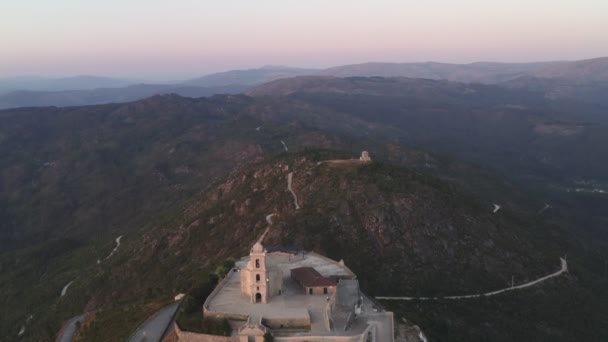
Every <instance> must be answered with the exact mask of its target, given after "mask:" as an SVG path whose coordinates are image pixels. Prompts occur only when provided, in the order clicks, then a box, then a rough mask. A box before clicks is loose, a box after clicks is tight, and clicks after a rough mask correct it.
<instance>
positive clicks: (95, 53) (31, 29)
mask: <svg viewBox="0 0 608 342" xmlns="http://www.w3.org/2000/svg"><path fill="white" fill-rule="evenodd" d="M0 13H1V16H2V20H0V51H1V52H2V58H0V77H7V76H17V75H42V76H70V75H77V74H95V75H106V76H119V77H137V78H147V79H179V78H187V77H193V76H200V75H202V74H205V73H209V72H214V71H221V70H226V69H234V68H249V67H258V66H261V65H265V64H282V65H291V66H301V67H329V66H333V65H340V64H350V63H361V62H367V61H386V62H421V61H429V60H433V61H440V62H453V63H467V62H473V61H490V60H491V61H504V62H527V61H539V60H565V59H568V60H572V59H584V58H593V57H600V56H608V34H606V32H608V2H607V1H597V0H596V1H591V0H579V1H559V0H553V1H549V0H529V1H519V0H514V1H481V0H475V1H473V0H471V1H465V0H463V1H447V0H446V1H439V0H430V1H407V0H401V1H388V0H383V1H353V0H350V1H346V0H332V1H327V0H325V1H321V0H307V1H295V0H294V1H292V0H255V1H254V0H250V1H238V0H226V1H217V2H213V3H212V2H209V1H188V0H181V1H172V2H167V1H155V0H152V1H151V0H148V1H144V0H130V1H124V0H123V1H118V0H109V1H96V2H93V1H78V0H55V1H32V0H19V1H17V0H12V1H11V0H6V1H3V3H2V4H0Z"/></svg>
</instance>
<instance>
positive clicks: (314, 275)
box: [291, 267, 336, 287]
mask: <svg viewBox="0 0 608 342" xmlns="http://www.w3.org/2000/svg"><path fill="white" fill-rule="evenodd" d="M291 274H292V275H293V277H294V278H295V279H296V281H297V282H298V283H300V285H302V286H304V287H322V286H336V282H335V281H333V280H331V279H329V278H326V277H324V276H322V275H321V274H320V273H319V272H317V270H315V269H314V268H312V267H299V268H294V269H292V270H291Z"/></svg>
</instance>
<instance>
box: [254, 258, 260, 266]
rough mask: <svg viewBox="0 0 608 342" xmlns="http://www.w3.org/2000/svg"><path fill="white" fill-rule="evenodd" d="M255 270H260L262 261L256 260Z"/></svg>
mask: <svg viewBox="0 0 608 342" xmlns="http://www.w3.org/2000/svg"><path fill="white" fill-rule="evenodd" d="M255 268H260V259H255Z"/></svg>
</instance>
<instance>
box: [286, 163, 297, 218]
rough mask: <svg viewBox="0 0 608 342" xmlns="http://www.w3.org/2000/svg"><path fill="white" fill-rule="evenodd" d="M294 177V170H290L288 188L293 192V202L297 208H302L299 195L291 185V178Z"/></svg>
mask: <svg viewBox="0 0 608 342" xmlns="http://www.w3.org/2000/svg"><path fill="white" fill-rule="evenodd" d="M292 179H293V172H290V173H289V174H288V175H287V190H289V192H291V195H292V196H293V204H294V205H295V206H296V210H298V209H300V206H299V205H298V196H297V195H296V193H295V192H294V191H293V188H292V187H291V180H292Z"/></svg>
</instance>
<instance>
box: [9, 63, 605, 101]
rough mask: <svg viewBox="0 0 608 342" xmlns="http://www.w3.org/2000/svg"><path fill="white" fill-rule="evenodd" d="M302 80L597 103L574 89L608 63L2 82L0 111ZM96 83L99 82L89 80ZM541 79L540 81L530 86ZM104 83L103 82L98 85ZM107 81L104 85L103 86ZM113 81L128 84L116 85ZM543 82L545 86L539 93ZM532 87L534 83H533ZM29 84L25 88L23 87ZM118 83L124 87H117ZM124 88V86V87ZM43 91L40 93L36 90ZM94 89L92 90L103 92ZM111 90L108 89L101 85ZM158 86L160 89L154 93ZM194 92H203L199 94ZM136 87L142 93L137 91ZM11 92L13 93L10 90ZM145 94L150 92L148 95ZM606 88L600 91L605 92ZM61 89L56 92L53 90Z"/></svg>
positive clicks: (397, 66) (600, 76) (387, 66)
mask: <svg viewBox="0 0 608 342" xmlns="http://www.w3.org/2000/svg"><path fill="white" fill-rule="evenodd" d="M298 76H330V77H387V78H392V77H407V78H423V79H431V80H448V81H455V82H463V83H484V84H501V85H503V84H504V85H506V86H507V87H511V88H514V87H520V88H521V89H526V90H533V91H543V92H545V93H546V94H547V97H548V98H561V97H566V98H575V99H577V98H578V96H581V97H582V99H584V100H591V102H595V101H597V100H598V99H600V97H599V96H593V97H592V98H589V96H585V93H584V92H581V91H580V90H577V89H576V87H578V86H580V85H581V84H586V85H587V87H588V86H589V85H590V84H592V83H593V82H595V83H597V82H605V83H606V82H608V58H596V59H589V60H581V61H572V62H565V61H564V62H537V63H494V62H476V63H470V64H449V63H437V62H426V63H363V64H353V65H344V66H337V67H332V68H328V69H323V70H320V69H306V68H293V67H286V66H264V67H261V68H257V69H244V70H230V71H226V72H219V73H213V74H209V75H206V76H202V77H199V78H195V79H190V80H185V81H182V82H177V83H176V84H173V85H153V84H148V85H144V84H142V85H131V86H130V87H121V88H116V89H99V90H92V89H89V88H90V87H91V85H93V84H110V83H108V82H111V81H112V80H106V79H104V78H99V80H97V83H94V82H93V81H94V80H92V81H91V82H88V83H87V82H85V81H84V80H83V81H81V82H80V83H84V84H85V85H86V87H89V88H86V89H88V90H89V91H88V92H82V91H78V90H82V89H78V86H77V85H78V84H79V83H78V81H77V80H78V78H75V79H74V80H72V81H70V82H71V83H70V82H68V81H66V82H63V84H64V85H63V86H60V87H63V88H62V89H64V90H65V87H66V86H67V85H68V84H72V85H73V87H74V88H75V89H71V90H72V91H65V92H60V93H57V92H49V93H47V92H21V91H19V92H13V93H12V94H4V95H2V94H1V89H2V80H0V108H12V107H23V106H25V107H27V106H40V105H42V106H44V105H54V106H74V105H90V104H99V103H110V102H125V101H132V100H137V99H140V98H144V97H147V96H152V95H156V94H165V93H169V92H175V93H177V94H179V95H184V96H193V97H196V96H209V95H213V94H219V93H222V92H227V93H234V92H237V91H241V92H243V91H247V89H249V88H250V87H253V86H257V85H260V84H263V83H266V82H273V81H275V80H277V79H285V78H293V77H298ZM90 78H93V79H96V78H95V77H90ZM533 79H539V80H540V81H531V80H533ZM100 82H101V83H100ZM103 82H106V83H103ZM112 82H126V81H124V80H114V81H112ZM539 82H542V83H543V84H545V86H544V87H543V88H539V87H538V85H539ZM555 82H558V84H560V86H559V87H556V86H555V85H551V86H549V85H548V83H551V84H553V83H555ZM530 83H531V84H530ZM24 84H25V85H27V83H24ZM118 84H120V83H118ZM121 85H122V86H125V85H126V84H121ZM40 87H42V88H41V89H38V88H40ZM48 87H49V85H46V86H43V85H34V86H33V89H27V88H24V89H18V90H38V91H40V90H46V91H48V90H53V89H47V88H48ZM100 87H102V86H95V87H93V88H100ZM103 87H104V88H107V87H106V86H103ZM155 87H157V88H156V89H155ZM192 87H204V88H205V89H195V88H192ZM138 88H142V89H139V90H138ZM9 89H10V88H9ZM144 89H146V91H144ZM603 89H604V88H602V90H603ZM55 90H57V89H55Z"/></svg>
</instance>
